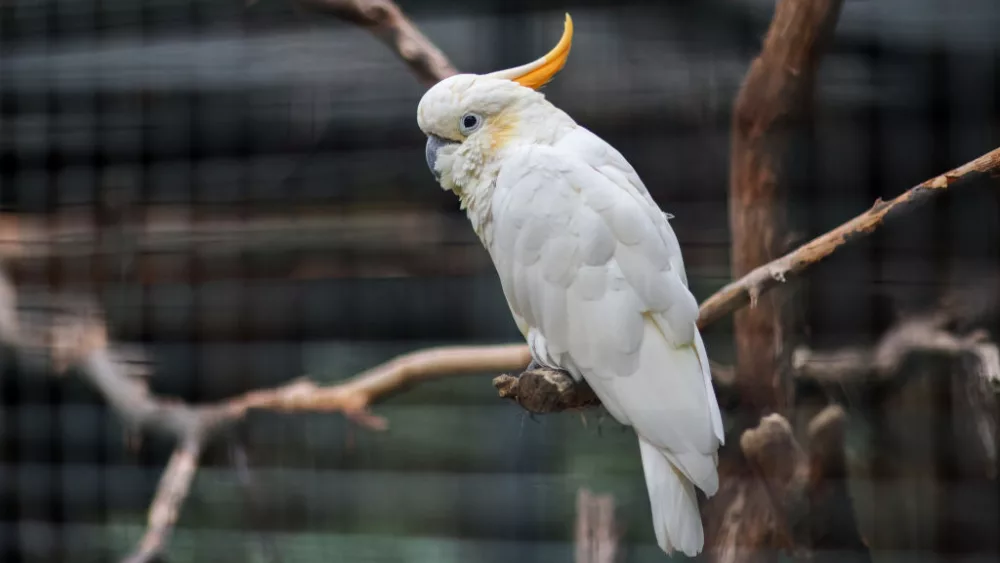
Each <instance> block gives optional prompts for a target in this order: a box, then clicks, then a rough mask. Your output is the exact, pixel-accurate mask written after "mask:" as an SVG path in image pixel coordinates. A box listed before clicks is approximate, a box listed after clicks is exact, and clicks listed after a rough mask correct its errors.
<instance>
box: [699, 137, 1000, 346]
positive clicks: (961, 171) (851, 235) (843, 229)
mask: <svg viewBox="0 0 1000 563" xmlns="http://www.w3.org/2000/svg"><path fill="white" fill-rule="evenodd" d="M985 177H988V178H989V180H990V181H991V182H993V183H997V184H1000V148H998V149H994V150H992V151H990V152H988V153H986V154H984V155H982V156H980V157H979V158H977V159H975V160H973V161H971V162H968V163H966V164H963V165H962V166H960V167H958V168H955V169H954V170H950V171H948V172H945V173H944V174H941V175H940V176H936V177H934V178H931V179H930V180H927V181H925V182H923V183H921V184H919V185H917V186H915V187H913V188H911V189H909V190H907V191H905V192H903V193H902V194H900V195H899V196H897V197H895V198H893V199H891V200H889V201H881V200H879V201H876V202H875V205H874V206H872V208H871V209H869V210H868V211H865V212H864V213H862V214H861V215H858V216H857V217H855V218H853V219H851V220H850V221H847V222H846V223H843V224H841V225H840V226H839V227H836V228H835V229H833V230H831V231H829V232H827V233H825V234H823V235H820V236H818V237H816V238H815V239H813V240H811V241H810V242H808V243H806V244H804V245H802V246H801V247H799V248H798V249H796V250H794V251H792V252H789V253H788V254H786V255H784V256H782V257H781V258H778V259H777V260H774V261H772V262H769V263H767V264H764V265H763V266H760V267H759V268H756V269H754V270H753V271H751V272H750V273H748V274H747V275H745V276H743V277H742V278H740V279H739V280H736V281H734V282H732V283H730V284H728V285H726V286H725V287H723V288H722V289H720V290H719V291H717V292H715V294H713V295H712V296H711V297H709V298H708V299H707V300H705V302H704V303H702V305H701V317H700V318H699V319H698V325H699V326H707V325H709V324H712V323H713V322H715V321H717V320H719V319H720V318H722V317H724V316H725V315H727V314H729V313H731V312H733V311H736V310H738V309H740V308H742V307H745V306H746V305H748V304H749V305H751V307H753V306H755V305H756V304H757V301H758V299H759V297H760V296H761V295H763V294H764V293H766V292H768V291H770V290H771V289H773V288H774V287H775V286H777V285H778V284H780V283H783V282H784V281H786V280H787V279H788V278H789V277H790V276H794V275H797V274H801V273H802V272H804V271H805V270H806V269H808V268H809V267H811V266H813V265H815V264H817V263H819V262H820V261H822V260H823V259H825V258H827V257H828V256H830V255H831V254H833V253H834V252H836V251H837V250H839V249H840V248H841V247H843V246H844V245H846V244H847V243H850V242H854V241H857V240H860V239H861V238H864V237H866V236H868V235H870V234H871V233H873V232H874V231H875V230H876V229H878V228H880V227H882V226H883V225H884V224H885V222H886V221H888V220H891V219H894V218H898V217H902V216H904V215H906V214H908V213H910V212H911V211H913V210H914V209H916V208H917V207H918V206H920V205H923V204H924V203H926V202H927V201H929V200H930V199H931V198H933V197H936V196H939V195H941V194H943V193H944V192H945V191H946V190H949V189H955V188H959V187H962V186H968V185H971V184H975V183H977V182H978V181H980V180H982V179H983V178H985Z"/></svg>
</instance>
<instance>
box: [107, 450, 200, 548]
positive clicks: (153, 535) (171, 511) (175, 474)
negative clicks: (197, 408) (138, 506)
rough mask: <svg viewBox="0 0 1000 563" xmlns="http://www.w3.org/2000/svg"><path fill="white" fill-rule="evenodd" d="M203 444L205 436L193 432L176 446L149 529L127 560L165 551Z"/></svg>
mask: <svg viewBox="0 0 1000 563" xmlns="http://www.w3.org/2000/svg"><path fill="white" fill-rule="evenodd" d="M202 447H203V444H202V440H201V438H200V437H196V436H192V437H190V438H188V439H185V440H183V441H182V442H181V443H180V445H178V446H177V449H175V450H174V453H173V455H172V456H170V461H169V462H168V463H167V467H166V468H165V469H164V470H163V476H162V477H161V478H160V484H159V486H158V487H157V488H156V496H155V497H153V503H152V504H151V505H150V506H149V519H148V523H147V525H146V533H145V534H144V535H143V536H142V539H141V540H140V541H139V546H138V548H137V549H136V551H135V552H134V553H132V554H131V555H129V556H128V557H126V558H125V559H124V560H123V563H148V562H150V561H153V560H155V558H156V557H157V556H159V554H160V553H162V552H163V547H164V546H165V545H166V543H167V541H168V540H169V539H170V533H171V531H172V530H173V527H174V524H175V523H176V522H177V515H178V514H179V513H180V508H181V505H182V504H183V503H184V499H186V498H187V495H188V492H189V491H190V490H191V482H192V481H194V475H195V473H196V472H197V471H198V456H199V455H201V451H202Z"/></svg>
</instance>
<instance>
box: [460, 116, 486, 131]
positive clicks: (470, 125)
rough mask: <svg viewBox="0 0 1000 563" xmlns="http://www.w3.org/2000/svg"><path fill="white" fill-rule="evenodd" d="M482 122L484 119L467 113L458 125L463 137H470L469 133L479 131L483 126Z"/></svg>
mask: <svg viewBox="0 0 1000 563" xmlns="http://www.w3.org/2000/svg"><path fill="white" fill-rule="evenodd" d="M482 122H483V118H481V117H479V116H478V115H476V114H474V113H467V114H465V115H463V116H462V120H461V121H460V122H459V124H458V129H459V130H460V131H461V132H462V134H463V135H468V134H469V133H472V132H473V131H475V130H476V129H479V126H480V125H481V124H482Z"/></svg>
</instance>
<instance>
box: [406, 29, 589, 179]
mask: <svg viewBox="0 0 1000 563" xmlns="http://www.w3.org/2000/svg"><path fill="white" fill-rule="evenodd" d="M572 39H573V20H572V19H570V17H569V14H567V15H566V21H565V27H564V29H563V35H562V38H561V39H560V40H559V43H558V44H557V45H556V46H555V47H554V48H553V49H552V50H551V51H549V53H548V54H546V55H545V56H544V57H542V58H540V59H538V60H536V61H533V62H530V63H528V64H526V65H522V66H519V67H515V68H511V69H507V70H501V71H497V72H492V73H490V74H483V75H478V74H458V75H455V76H451V77H449V78H446V79H444V80H442V81H441V82H439V83H437V84H435V85H434V86H433V87H432V88H431V89H430V90H428V91H427V93H426V94H424V97H423V98H422V99H421V100H420V105H419V106H418V107H417V124H418V125H419V126H420V130H421V131H423V132H424V134H425V135H427V150H426V156H427V166H428V167H430V169H431V172H432V173H433V174H434V176H435V178H437V179H438V181H439V182H440V183H441V186H442V187H443V188H445V189H449V190H454V191H456V192H459V193H461V192H462V191H463V190H465V189H468V188H469V187H471V186H472V185H474V184H475V183H477V182H479V181H481V180H482V179H483V177H484V174H483V173H484V172H486V171H487V170H488V169H489V167H490V165H491V164H496V163H497V162H499V159H500V156H501V154H502V152H503V150H504V149H505V148H507V147H510V146H512V145H514V144H517V143H522V142H534V143H538V142H547V141H548V142H551V141H553V140H554V139H555V138H556V137H557V136H558V135H559V134H560V133H561V131H563V130H565V128H566V127H567V126H568V125H572V120H570V119H569V117H568V116H566V114H564V113H562V112H561V111H559V110H558V109H556V108H555V107H554V106H553V105H552V104H550V103H549V102H548V101H547V100H545V96H543V95H542V94H541V93H540V92H538V89H540V88H541V87H542V86H544V85H545V84H546V83H547V82H549V80H551V79H552V77H553V76H555V74H556V73H558V72H559V71H560V70H562V68H563V66H565V64H566V59H567V57H568V56H569V51H570V45H571V43H572Z"/></svg>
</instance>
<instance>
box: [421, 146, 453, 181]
mask: <svg viewBox="0 0 1000 563" xmlns="http://www.w3.org/2000/svg"><path fill="white" fill-rule="evenodd" d="M447 144H448V141H446V140H444V139H442V138H441V137H438V136H436V135H428V136H427V148H426V149H425V150H424V156H425V157H426V158H427V167H428V168H430V169H431V174H434V179H435V180H437V181H439V182H440V181H441V173H440V172H438V171H437V169H435V168H434V164H435V163H437V158H438V151H439V150H441V147H443V146H445V145H447Z"/></svg>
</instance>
